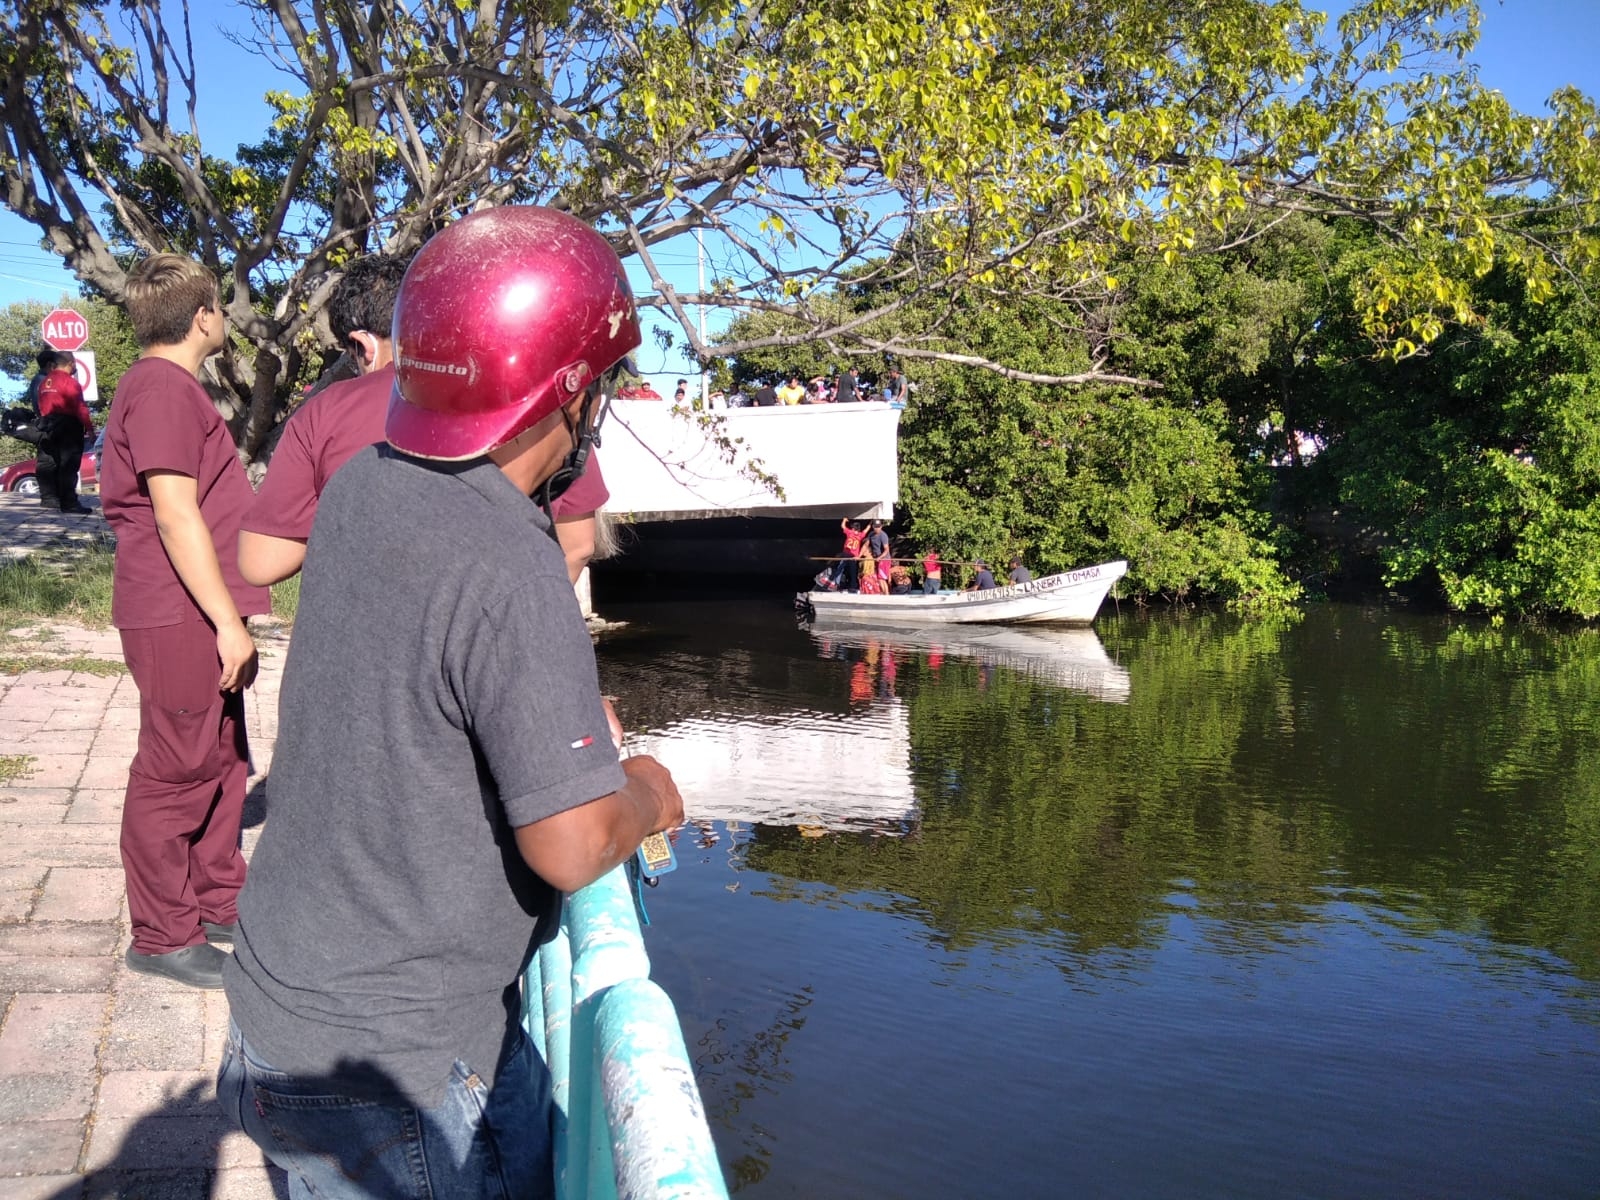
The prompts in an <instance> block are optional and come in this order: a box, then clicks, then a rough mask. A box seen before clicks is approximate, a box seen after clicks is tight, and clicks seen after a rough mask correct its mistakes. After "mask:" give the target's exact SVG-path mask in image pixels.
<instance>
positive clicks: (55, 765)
mask: <svg viewBox="0 0 1600 1200" xmlns="http://www.w3.org/2000/svg"><path fill="white" fill-rule="evenodd" d="M3 719H4V714H0V720H3ZM87 760H88V755H87V754H86V753H85V754H41V753H38V752H34V754H33V761H32V762H31V763H29V764H28V765H27V766H26V767H25V768H24V769H23V774H22V775H20V776H18V778H17V779H15V780H13V781H12V783H13V786H16V785H18V784H20V785H23V786H25V787H68V788H69V787H76V786H77V784H78V777H79V776H80V775H82V774H83V768H84V764H85V762H87Z"/></svg>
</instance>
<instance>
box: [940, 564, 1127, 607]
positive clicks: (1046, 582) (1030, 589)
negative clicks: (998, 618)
mask: <svg viewBox="0 0 1600 1200" xmlns="http://www.w3.org/2000/svg"><path fill="white" fill-rule="evenodd" d="M1099 577H1100V568H1099V567H1084V568H1083V569H1082V570H1080V571H1068V572H1067V573H1066V574H1065V575H1046V576H1045V577H1044V578H1043V579H1030V580H1028V582H1027V583H1008V584H1006V585H1005V586H1004V587H997V588H989V589H987V590H985V591H981V592H963V593H962V595H961V598H962V600H963V601H965V602H966V603H967V604H981V603H984V602H985V601H989V600H1007V599H1010V598H1012V597H1014V596H1032V595H1035V594H1037V593H1039V592H1053V591H1055V589H1056V588H1060V587H1070V586H1071V585H1073V584H1075V583H1082V582H1083V581H1084V580H1085V579H1098V578H1099Z"/></svg>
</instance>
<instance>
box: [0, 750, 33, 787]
mask: <svg viewBox="0 0 1600 1200" xmlns="http://www.w3.org/2000/svg"><path fill="white" fill-rule="evenodd" d="M32 769H33V755H31V754H0V783H10V782H11V781H12V780H13V779H21V778H22V777H23V776H24V775H26V774H27V773H28V772H29V771H31V770H32Z"/></svg>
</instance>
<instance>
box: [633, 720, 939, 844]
mask: <svg viewBox="0 0 1600 1200" xmlns="http://www.w3.org/2000/svg"><path fill="white" fill-rule="evenodd" d="M626 749H627V750H628V751H629V752H633V753H643V754H652V755H654V756H655V757H656V758H658V759H660V760H661V761H662V762H663V763H664V764H666V766H667V768H668V769H669V770H670V771H671V772H672V775H673V778H674V779H676V780H677V782H678V790H679V791H681V792H682V793H683V797H684V813H685V815H686V816H687V817H688V818H689V820H690V821H694V822H703V821H739V822H744V823H747V824H761V825H793V826H798V827H800V828H801V829H802V830H804V831H805V832H806V833H808V834H811V833H815V832H817V831H820V830H830V829H831V830H846V829H858V830H859V829H868V828H871V829H875V830H878V831H879V832H900V831H902V830H904V829H906V828H908V827H909V826H910V823H911V822H912V821H913V819H914V818H915V816H916V795H915V792H914V791H913V789H912V786H911V770H910V758H911V725H910V721H909V718H908V717H907V714H906V708H905V705H904V704H902V703H901V702H900V701H899V700H897V699H895V698H894V697H893V696H890V697H888V698H887V699H878V698H877V697H876V696H874V695H869V696H868V697H866V699H865V701H864V703H863V704H862V705H861V706H860V707H859V708H858V709H856V710H854V711H852V712H851V713H849V714H848V715H845V716H840V715H838V714H830V713H821V712H811V711H807V710H804V709H796V710H794V711H792V712H788V713H781V714H777V715H776V716H763V717H762V719H760V720H750V719H748V718H740V717H732V716H695V717H688V718H685V719H683V720H681V721H675V722H673V723H672V724H670V725H668V726H666V727H665V728H663V729H659V730H653V731H648V732H644V733H637V734H630V735H629V736H628V740H627V743H626Z"/></svg>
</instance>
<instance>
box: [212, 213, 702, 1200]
mask: <svg viewBox="0 0 1600 1200" xmlns="http://www.w3.org/2000/svg"><path fill="white" fill-rule="evenodd" d="M486 246H489V247H494V253H492V254H485V253H484V247H486ZM530 296H531V297H534V298H535V299H534V300H533V301H532V302H531V303H530V302H528V300H527V297H530ZM394 331H395V340H396V344H397V345H398V346H399V347H400V350H401V353H400V355H399V357H398V360H397V363H396V371H395V395H394V399H393V400H392V402H391V403H390V406H389V412H388V417H387V419H386V422H385V434H386V438H387V445H382V446H375V447H368V448H367V449H365V450H362V451H360V452H359V453H358V454H356V455H355V457H353V458H352V459H351V460H350V461H349V462H348V463H346V464H345V465H344V467H342V468H341V469H340V470H339V472H338V474H337V475H335V477H334V478H333V480H332V482H331V483H330V484H329V485H328V487H327V489H326V490H325V491H324V492H323V494H322V497H321V500H320V501H319V504H318V510H317V519H316V528H315V531H314V533H313V536H312V538H311V541H310V543H309V544H308V546H307V548H306V559H305V568H304V576H303V581H302V584H301V593H300V608H299V613H298V615H297V617H296V619H295V629H294V640H293V642H292V643H291V646H290V650H289V658H288V661H287V664H286V666H285V670H284V677H283V690H282V696H281V705H280V707H281V712H280V722H281V724H280V734H279V738H278V743H277V747H276V753H275V754H274V757H273V764H272V785H271V786H272V816H271V819H270V820H269V821H268V822H267V824H266V826H265V828H264V829H263V831H262V835H261V840H260V842H259V843H258V845H257V848H256V852H255V856H254V859H253V860H252V863H251V875H250V882H249V883H248V884H247V885H246V887H245V890H244V892H243V894H242V896H241V897H240V905H239V927H238V934H237V938H236V942H235V953H234V955H233V957H232V958H231V959H230V960H229V961H228V964H227V965H226V967H225V968H224V976H225V983H226V987H227V993H228V1003H229V1005H230V1008H231V1010H232V1018H233V1023H232V1026H231V1027H230V1029H229V1034H228V1040H227V1043H226V1045H225V1047H224V1049H223V1056H222V1063H221V1067H220V1070H219V1074H218V1079H217V1095H218V1099H219V1100H220V1102H221V1103H222V1105H223V1108H224V1111H226V1112H227V1113H228V1115H229V1116H230V1118H232V1119H233V1120H234V1121H236V1122H238V1123H239V1125H240V1126H241V1127H242V1128H243V1129H244V1131H245V1132H246V1133H247V1134H248V1135H249V1136H250V1137H251V1138H252V1139H253V1140H254V1141H255V1142H256V1143H257V1144H258V1145H259V1146H260V1147H261V1148H262V1150H263V1151H264V1152H265V1154H266V1155H267V1157H268V1159H269V1160H270V1161H272V1162H273V1163H274V1164H276V1165H277V1166H279V1167H280V1168H281V1169H283V1170H285V1171H287V1172H288V1173H289V1174H290V1176H291V1183H290V1194H291V1195H297V1196H312V1195H315V1196H323V1197H355V1196H361V1197H370V1196H385V1197H388V1196H407V1197H410V1196H419V1197H420V1196H437V1197H450V1198H451V1200H477V1198H479V1197H497V1198H500V1197H506V1196H527V1197H548V1196H552V1195H553V1188H554V1170H553V1163H552V1146H551V1142H550V1136H549V1133H550V1130H551V1128H552V1119H553V1114H552V1108H551V1094H550V1087H551V1080H550V1074H549V1070H548V1066H547V1064H545V1063H544V1062H542V1061H541V1060H540V1058H539V1054H538V1051H537V1050H536V1049H535V1047H534V1045H533V1042H532V1041H531V1040H530V1039H529V1038H528V1037H527V1035H526V1034H524V1032H523V1030H522V1026H521V1023H520V1021H519V1020H518V1014H519V1011H520V998H519V983H520V975H521V972H522V970H523V968H524V966H525V964H526V963H527V962H528V959H529V956H530V955H531V954H532V952H533V950H534V948H535V947H536V946H537V945H538V944H539V943H540V942H541V941H542V940H544V939H545V938H546V937H548V936H549V935H550V933H551V931H552V926H553V923H554V922H555V921H556V920H558V917H559V912H560V903H561V893H562V892H572V891H576V890H577V889H579V888H582V887H584V886H585V885H587V884H589V883H590V882H592V881H593V880H595V879H597V878H598V877H599V876H601V875H602V874H604V873H606V872H607V871H609V870H611V869H613V868H614V867H616V866H617V865H618V864H620V863H621V862H623V861H624V860H625V859H627V858H628V857H630V856H631V855H632V854H633V853H634V851H635V849H636V847H637V846H638V845H639V843H640V841H641V840H642V839H643V838H644V837H645V836H646V835H647V834H650V833H652V832H659V831H666V830H671V829H673V828H675V827H676V826H677V825H679V824H681V823H682V821H683V801H682V798H681V797H680V796H679V794H678V789H677V787H676V785H675V784H674V783H673V780H672V777H671V775H670V774H669V773H668V772H667V770H666V768H664V767H663V766H662V765H661V764H660V763H659V762H657V761H656V760H655V759H653V758H650V757H648V756H645V755H635V756H633V757H631V758H628V759H627V760H625V761H619V759H618V755H617V749H618V747H619V746H620V744H621V740H622V731H621V728H620V726H619V725H618V724H617V721H616V716H615V714H614V713H613V712H612V711H611V708H610V705H609V704H608V703H607V702H606V701H605V700H604V699H603V698H602V697H601V695H600V687H599V682H598V677H597V674H596V669H595V659H594V648H593V645H592V644H591V642H590V639H589V633H588V630H587V629H586V628H585V626H584V623H583V618H582V616H581V615H580V614H579V612H578V607H577V605H575V604H574V603H573V602H572V590H571V586H570V583H569V581H568V578H567V572H566V566H565V562H564V560H563V556H562V553H561V551H560V549H559V547H558V546H557V544H556V541H555V531H554V526H553V524H552V522H551V520H550V517H549V511H548V510H549V506H550V504H551V502H552V501H553V500H554V499H555V498H556V497H557V496H558V495H559V494H560V493H561V492H562V490H563V489H565V488H566V487H568V486H569V485H570V484H571V483H572V481H573V480H575V479H577V478H579V477H581V476H582V474H583V471H584V467H585V465H586V460H587V457H588V451H589V448H590V446H591V445H592V443H593V440H594V436H595V433H596V429H595V425H596V422H597V419H598V418H599V417H601V416H603V412H604V400H603V397H604V396H606V395H609V394H610V391H611V389H612V388H613V387H614V386H615V380H614V375H615V374H616V373H617V372H618V371H619V370H621V369H623V368H622V364H623V362H624V361H625V356H626V355H627V354H628V353H629V352H630V351H632V350H633V349H634V348H635V347H637V346H638V345H639V343H640V331H639V320H638V315H637V312H636V310H635V307H634V302H633V295H632V292H631V290H630V288H629V286H628V279H627V275H626V273H625V272H624V270H623V267H622V264H621V262H620V261H618V259H617V256H616V254H615V252H614V251H613V250H612V249H611V247H610V245H609V244H608V243H607V242H606V240H605V239H604V238H603V237H601V236H600V235H599V234H598V233H596V232H595V231H594V230H593V229H592V228H590V227H589V226H587V225H585V224H584V223H582V222H581V221H578V220H577V219H575V218H573V217H571V216H568V215H566V214H565V213H561V212H557V211H555V210H554V209H547V208H497V209H488V210H484V211H480V212H476V213H473V214H472V215H470V216H467V217H464V218H462V219H461V220H459V221H457V222H455V223H454V224H452V225H450V226H448V227H447V228H446V229H444V230H443V231H442V232H440V233H438V234H436V235H435V236H434V237H433V239H432V240H431V241H429V242H428V243H427V244H426V245H424V246H423V248H422V249H421V251H419V252H418V254H417V256H416V258H415V259H414V260H413V262H412V264H411V266H410V268H409V269H408V270H407V272H406V275H405V279H404V281H403V282H402V284H401V287H400V292H399V295H398V297H397V299H396V301H395V317H394ZM468 363H471V364H472V365H473V374H472V375H470V376H469V375H468V372H467V371H466V369H465V365H466V364H468ZM530 497H533V498H534V499H535V501H536V502H535V503H529V498H530Z"/></svg>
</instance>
